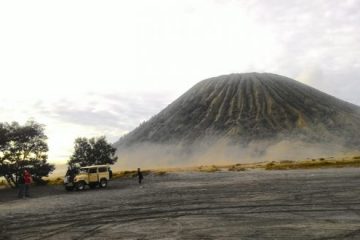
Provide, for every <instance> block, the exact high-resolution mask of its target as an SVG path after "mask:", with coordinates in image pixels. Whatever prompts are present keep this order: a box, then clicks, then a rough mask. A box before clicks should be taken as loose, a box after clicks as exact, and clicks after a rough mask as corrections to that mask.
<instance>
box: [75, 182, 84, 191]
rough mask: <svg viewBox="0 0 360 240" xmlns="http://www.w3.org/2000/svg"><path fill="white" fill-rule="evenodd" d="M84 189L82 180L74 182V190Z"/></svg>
mask: <svg viewBox="0 0 360 240" xmlns="http://www.w3.org/2000/svg"><path fill="white" fill-rule="evenodd" d="M84 189H85V183H84V182H83V181H80V182H77V183H76V190H78V191H82V190H84Z"/></svg>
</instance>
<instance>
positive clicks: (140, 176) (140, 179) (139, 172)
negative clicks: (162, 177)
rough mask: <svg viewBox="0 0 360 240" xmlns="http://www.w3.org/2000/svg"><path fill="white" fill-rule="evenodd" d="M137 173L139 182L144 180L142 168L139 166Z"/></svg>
mask: <svg viewBox="0 0 360 240" xmlns="http://www.w3.org/2000/svg"><path fill="white" fill-rule="evenodd" d="M137 174H138V179H139V184H141V182H142V180H143V179H144V176H143V175H142V172H141V171H140V168H138V170H137Z"/></svg>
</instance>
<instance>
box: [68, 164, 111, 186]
mask: <svg viewBox="0 0 360 240" xmlns="http://www.w3.org/2000/svg"><path fill="white" fill-rule="evenodd" d="M111 175H112V172H111V169H110V167H109V166H107V165H95V166H89V167H81V168H79V169H72V170H71V171H68V172H67V174H66V176H65V178H64V185H65V189H66V190H68V191H71V190H73V189H76V190H79V191H81V190H84V189H85V187H86V186H89V187H90V188H95V187H96V186H99V187H100V188H106V187H107V184H108V181H109V180H110V179H111Z"/></svg>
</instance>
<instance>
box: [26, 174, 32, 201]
mask: <svg viewBox="0 0 360 240" xmlns="http://www.w3.org/2000/svg"><path fill="white" fill-rule="evenodd" d="M31 182H32V178H31V174H30V173H29V171H28V170H24V183H25V197H30V195H29V189H30V184H31Z"/></svg>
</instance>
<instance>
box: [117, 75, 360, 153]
mask: <svg viewBox="0 0 360 240" xmlns="http://www.w3.org/2000/svg"><path fill="white" fill-rule="evenodd" d="M214 138H215V139H216V138H224V139H228V140H229V141H231V142H232V143H234V144H237V143H239V144H248V143H250V142H252V141H259V140H274V141H275V140H276V141H277V140H283V139H297V140H301V141H305V142H316V143H319V142H321V143H332V142H340V143H341V144H343V145H346V146H351V147H358V146H360V107H358V106H356V105H354V104H350V103H348V102H345V101H342V100H340V99H337V98H335V97H333V96H330V95H328V94H325V93H323V92H321V91H318V90H316V89H314V88H312V87H309V86H307V85H305V84H302V83H300V82H297V81H295V80H293V79H290V78H287V77H283V76H280V75H276V74H271V73H243V74H230V75H223V76H219V77H214V78H210V79H206V80H203V81H201V82H199V83H198V84H196V85H195V86H194V87H192V88H191V89H190V90H188V91H187V92H186V93H184V94H183V95H182V96H180V97H179V98H178V99H177V100H175V101H174V102H172V103H171V104H170V105H169V106H167V107H166V108H165V109H164V110H162V111H161V112H160V113H158V114H157V115H156V116H154V117H153V118H151V119H150V120H149V121H147V122H145V123H143V124H141V125H140V126H139V127H137V128H136V129H135V130H133V131H132V132H130V133H129V134H127V135H126V136H124V137H122V138H120V140H119V141H118V142H116V143H115V144H114V145H115V146H116V147H120V148H123V147H126V146H132V145H134V144H138V143H155V144H181V145H191V144H193V143H194V142H197V141H207V140H208V139H214Z"/></svg>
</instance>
